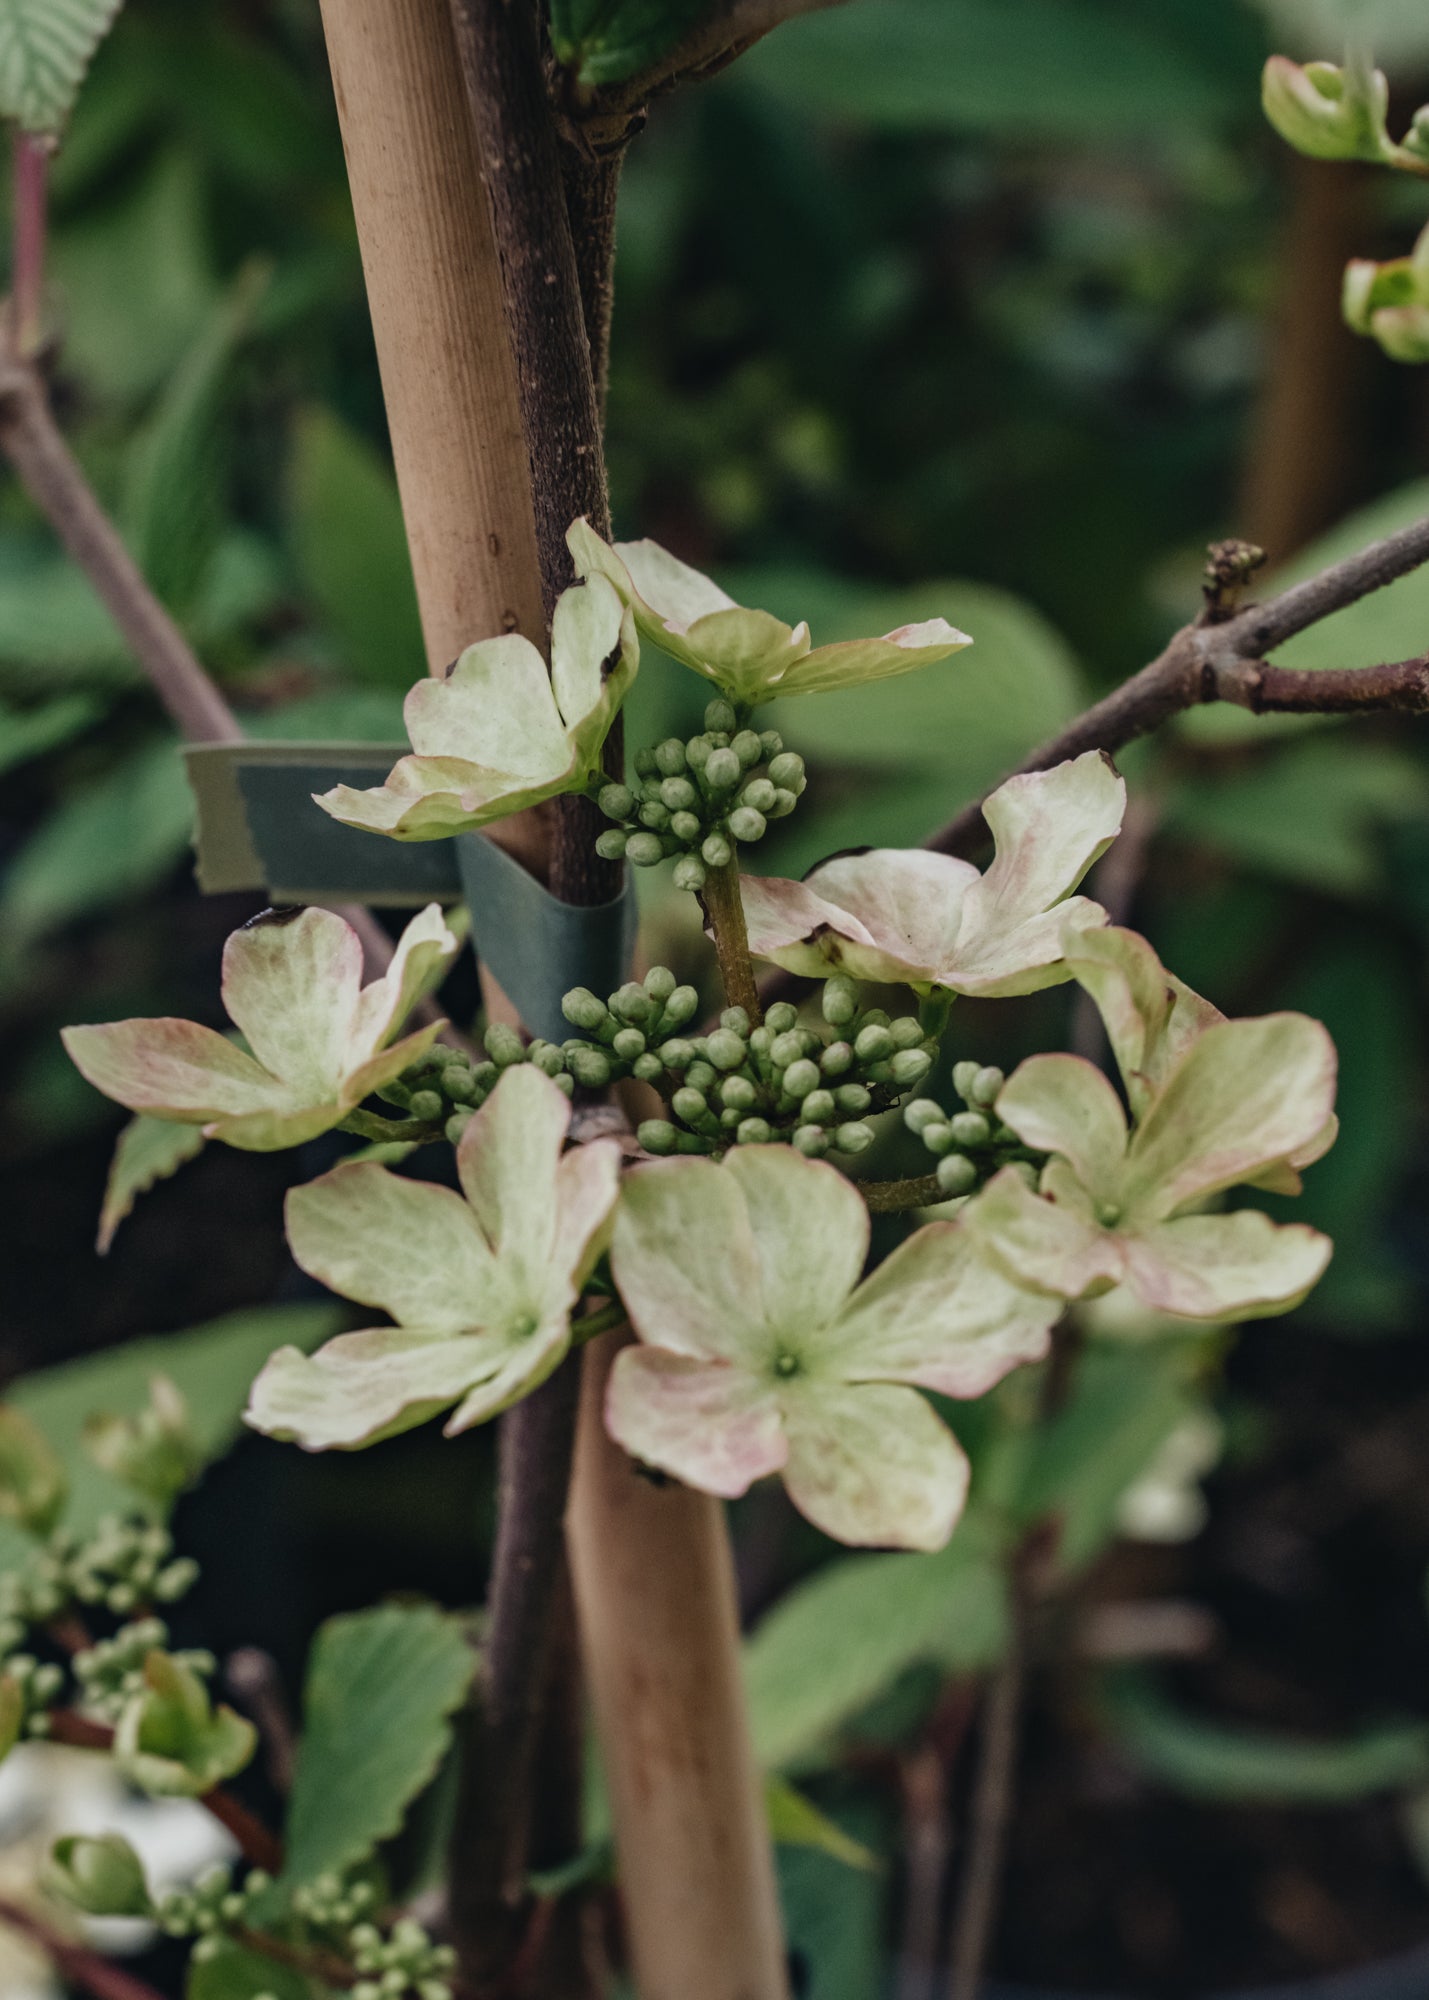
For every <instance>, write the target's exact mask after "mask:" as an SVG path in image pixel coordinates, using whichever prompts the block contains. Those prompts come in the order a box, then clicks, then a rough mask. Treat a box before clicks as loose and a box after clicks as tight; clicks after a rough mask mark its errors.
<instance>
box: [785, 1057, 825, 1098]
mask: <svg viewBox="0 0 1429 2000" xmlns="http://www.w3.org/2000/svg"><path fill="white" fill-rule="evenodd" d="M783 1082H784V1088H785V1090H786V1091H787V1092H788V1094H789V1096H790V1097H807V1096H808V1095H809V1092H810V1091H811V1090H817V1089H818V1087H819V1066H818V1064H817V1063H814V1062H810V1061H809V1058H808V1057H807V1056H800V1057H799V1060H798V1061H797V1062H791V1063H790V1065H789V1067H788V1068H787V1069H786V1070H785V1072H784V1078H783Z"/></svg>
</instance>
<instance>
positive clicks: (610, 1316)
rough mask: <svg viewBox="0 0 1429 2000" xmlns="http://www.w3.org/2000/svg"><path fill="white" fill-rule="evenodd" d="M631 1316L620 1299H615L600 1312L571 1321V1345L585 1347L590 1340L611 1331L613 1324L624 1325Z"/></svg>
mask: <svg viewBox="0 0 1429 2000" xmlns="http://www.w3.org/2000/svg"><path fill="white" fill-rule="evenodd" d="M628 1317H629V1315H628V1314H627V1312H626V1310H625V1307H624V1306H623V1305H622V1304H621V1303H620V1301H619V1299H613V1300H612V1301H611V1303H610V1304H609V1305H608V1306H602V1307H601V1308H600V1310H599V1311H598V1312H591V1313H587V1314H586V1315H585V1317H584V1319H578V1320H573V1321H572V1322H571V1346H572V1347H573V1348H576V1347H584V1346H585V1344H586V1342H587V1341H588V1340H595V1339H596V1338H597V1337H598V1336H599V1335H600V1334H602V1333H609V1332H610V1329H611V1328H612V1327H613V1326H623V1325H624V1323H625V1321H626V1319H627V1318H628Z"/></svg>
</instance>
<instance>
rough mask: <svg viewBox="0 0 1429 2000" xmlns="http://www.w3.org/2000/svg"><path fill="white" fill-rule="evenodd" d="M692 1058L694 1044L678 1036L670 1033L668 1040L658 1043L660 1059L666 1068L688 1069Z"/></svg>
mask: <svg viewBox="0 0 1429 2000" xmlns="http://www.w3.org/2000/svg"><path fill="white" fill-rule="evenodd" d="M694 1059H695V1045H694V1043H693V1042H686V1041H682V1040H680V1038H679V1037H678V1036H674V1035H672V1036H671V1037H670V1040H669V1041H668V1042H662V1043H661V1044H660V1060H661V1062H662V1063H664V1065H665V1067H666V1069H674V1070H680V1069H688V1068H689V1066H690V1064H691V1063H692V1062H693V1061H694Z"/></svg>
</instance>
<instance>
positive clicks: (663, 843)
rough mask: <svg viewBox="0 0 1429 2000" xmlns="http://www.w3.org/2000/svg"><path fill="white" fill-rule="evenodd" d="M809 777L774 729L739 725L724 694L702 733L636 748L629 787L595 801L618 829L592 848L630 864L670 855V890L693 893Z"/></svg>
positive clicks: (606, 791)
mask: <svg viewBox="0 0 1429 2000" xmlns="http://www.w3.org/2000/svg"><path fill="white" fill-rule="evenodd" d="M806 782H807V781H806V779H805V776H804V760H803V758H802V757H799V756H797V755H796V754H795V753H794V752H793V751H792V750H786V749H785V748H784V739H783V738H782V737H781V736H780V734H779V732H778V730H777V729H764V730H757V729H742V728H741V727H740V723H739V717H738V715H737V714H736V713H735V710H734V708H733V706H732V704H731V703H729V702H727V701H725V700H724V699H723V698H722V697H721V698H719V699H717V700H715V701H712V702H711V703H710V704H709V706H708V708H706V710H705V726H704V730H703V732H702V733H701V734H700V735H698V736H691V737H690V738H689V739H688V740H687V741H683V742H682V741H681V739H680V738H679V737H678V736H669V737H666V739H665V741H664V742H663V743H657V744H655V745H654V747H653V748H651V749H645V750H639V751H637V752H636V755H635V783H634V784H633V785H603V786H602V787H601V790H600V792H599V793H598V795H597V800H596V802H597V804H598V805H599V807H600V809H601V811H602V812H603V813H604V814H605V816H606V818H607V819H611V820H614V821H616V825H615V826H614V827H612V828H611V829H610V831H609V832H607V833H603V834H601V836H600V838H599V839H598V840H597V841H596V851H597V853H599V854H601V855H603V856H604V857H605V859H606V860H607V861H619V860H622V859H623V860H626V861H630V862H633V863H634V865H635V866H636V867H637V868H651V867H653V866H654V865H655V863H656V862H657V861H664V860H666V859H669V858H675V873H674V882H675V887H676V888H677V889H691V890H700V889H702V888H703V887H704V885H705V878H706V876H707V875H708V873H709V871H710V869H712V868H724V867H727V866H728V864H729V863H730V862H731V861H732V860H733V859H734V850H735V846H736V844H737V843H738V842H741V841H743V842H746V843H748V842H751V841H756V840H762V839H763V838H764V834H765V832H766V830H767V828H768V825H769V822H770V820H773V819H783V818H785V817H786V815H787V814H789V813H791V812H793V810H794V807H795V806H796V805H797V803H798V800H799V795H800V793H801V792H802V791H803V789H804V786H805V783H806ZM676 857H677V858H676Z"/></svg>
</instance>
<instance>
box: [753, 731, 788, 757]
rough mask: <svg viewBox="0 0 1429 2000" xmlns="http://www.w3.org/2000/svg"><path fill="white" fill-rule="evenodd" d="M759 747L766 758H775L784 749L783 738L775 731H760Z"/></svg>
mask: <svg viewBox="0 0 1429 2000" xmlns="http://www.w3.org/2000/svg"><path fill="white" fill-rule="evenodd" d="M759 747H760V749H761V750H762V751H763V752H764V755H765V756H766V757H777V756H778V755H779V752H780V751H781V750H782V749H783V748H784V738H783V737H782V736H781V735H780V734H779V731H778V730H777V729H761V730H760V732H759Z"/></svg>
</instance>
